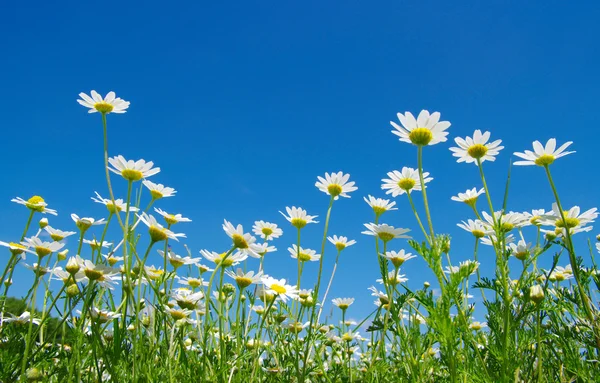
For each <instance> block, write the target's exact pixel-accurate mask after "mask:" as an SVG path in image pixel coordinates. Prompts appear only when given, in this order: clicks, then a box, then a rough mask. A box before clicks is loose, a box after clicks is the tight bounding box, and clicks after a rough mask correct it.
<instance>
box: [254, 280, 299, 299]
mask: <svg viewBox="0 0 600 383" xmlns="http://www.w3.org/2000/svg"><path fill="white" fill-rule="evenodd" d="M262 283H263V284H264V285H265V287H267V288H268V289H269V291H270V292H271V293H272V294H275V295H276V296H277V298H279V299H281V300H282V301H283V302H287V300H288V299H298V288H297V287H296V286H292V285H288V284H287V282H286V280H285V279H275V278H273V277H269V276H264V277H263V278H262Z"/></svg>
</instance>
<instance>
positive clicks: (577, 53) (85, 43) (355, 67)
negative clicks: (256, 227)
mask: <svg viewBox="0 0 600 383" xmlns="http://www.w3.org/2000/svg"><path fill="white" fill-rule="evenodd" d="M599 16H600V4H598V2H596V1H580V2H576V3H565V2H564V1H535V2H534V1H531V2H522V1H485V2H483V1H482V2H471V4H467V3H464V2H462V3H460V4H458V3H456V2H448V1H393V2H392V1H378V2H359V1H344V2H341V1H340V2H335V1H331V2H322V1H302V2H288V1H284V2H281V1H279V2H275V1H260V2H239V3H232V2H228V3H227V4H225V3H221V2H210V3H209V2H188V3H187V4H184V3H180V2H170V3H165V2H155V1H146V2H140V3H138V4H133V3H130V2H128V3H119V4H117V3H102V4H100V3H93V2H81V1H78V2H66V1H65V2H60V3H54V2H36V3H35V4H32V3H30V2H29V3H22V2H16V1H14V2H8V3H6V4H4V5H3V6H2V12H0V33H1V34H2V36H3V38H2V43H1V48H2V56H1V59H0V72H1V73H2V80H1V82H0V83H1V89H2V92H0V113H1V116H2V117H1V118H0V129H1V132H2V138H3V142H4V145H2V151H1V158H2V161H0V172H1V174H2V179H3V182H2V187H1V188H0V201H1V202H0V203H1V204H0V206H1V211H2V220H0V239H1V240H5V241H10V240H15V239H18V236H19V235H20V233H21V231H22V227H23V225H24V223H25V220H26V215H27V211H26V209H25V208H24V207H23V206H20V205H16V204H13V203H11V202H10V199H11V198H13V197H15V196H21V197H23V198H28V197H29V196H31V195H34V194H40V195H43V196H44V198H45V199H46V201H47V202H48V203H49V204H50V207H52V208H55V209H57V210H58V211H59V214H60V215H59V217H57V218H52V217H50V220H51V224H52V225H53V226H55V227H57V228H61V229H74V225H73V223H72V221H71V220H70V218H69V215H70V213H73V212H74V213H77V214H79V215H80V216H81V215H92V216H95V217H99V216H101V215H103V214H105V210H104V208H103V207H102V206H101V205H98V204H95V203H93V202H92V201H91V200H90V197H92V196H93V195H94V191H98V192H100V193H101V194H102V195H103V196H105V197H106V196H107V192H106V186H105V182H104V178H103V168H102V131H101V125H100V116H99V115H88V114H87V113H86V110H85V109H84V108H83V107H81V106H80V105H78V104H77V103H76V99H77V94H78V93H79V92H81V91H85V92H89V91H90V90H91V89H95V90H97V91H99V92H100V93H102V94H105V93H106V92H108V91H110V90H114V91H116V92H117V95H118V96H120V97H122V98H124V99H126V100H129V101H131V107H130V109H129V111H128V112H127V113H126V114H125V115H110V116H109V135H110V145H111V148H110V152H111V155H117V154H123V155H124V156H125V157H127V158H131V159H138V158H144V159H146V160H153V161H154V162H155V163H156V164H157V165H158V166H160V167H161V168H162V172H161V173H160V174H159V175H157V176H154V177H152V179H151V180H152V181H154V182H161V183H164V184H166V185H169V186H172V187H175V188H176V189H177V190H178V194H177V197H176V198H172V199H169V200H164V201H161V203H160V204H158V206H159V207H161V208H163V209H165V210H167V211H169V212H174V213H177V212H179V213H183V214H184V215H185V216H187V217H190V218H191V219H192V220H193V222H192V223H190V224H180V226H179V227H177V229H180V230H181V231H183V232H185V233H187V235H188V237H189V239H188V240H187V241H185V243H187V244H188V245H189V246H190V248H191V249H192V250H193V251H194V254H195V255H199V254H198V250H199V249H201V248H208V249H213V250H223V249H225V248H226V247H227V245H228V244H229V242H228V238H227V237H226V236H225V234H224V233H223V232H222V230H221V223H222V221H223V219H224V218H227V219H229V220H231V221H232V222H234V223H242V224H244V225H245V227H246V228H248V229H250V227H251V224H252V222H253V221H254V220H258V219H263V220H268V221H272V222H276V223H278V224H279V225H280V226H281V227H282V228H283V229H284V233H285V235H284V237H283V238H280V239H279V240H277V241H276V242H275V245H276V246H277V247H278V248H279V250H280V251H279V252H278V253H276V254H271V255H270V256H269V257H268V259H267V263H266V269H267V271H268V272H269V273H270V274H272V275H274V276H282V277H283V276H285V277H293V276H294V275H295V271H294V270H295V266H294V262H293V261H292V259H291V258H289V255H288V253H287V250H286V249H287V247H288V246H289V245H290V244H291V243H292V242H293V241H294V236H293V234H292V231H291V230H290V226H289V225H288V224H287V223H286V222H285V221H284V219H283V218H282V217H281V216H280V215H279V213H278V210H283V209H284V207H285V206H286V205H290V206H291V205H296V206H302V207H304V208H306V209H307V210H308V211H309V213H310V214H318V215H319V216H320V218H324V214H325V208H326V205H327V201H328V200H327V196H325V195H323V194H322V193H321V192H319V191H318V190H317V189H316V188H315V187H314V182H315V181H316V177H317V175H322V174H323V173H324V172H326V171H338V170H343V171H344V172H348V173H351V175H352V179H353V180H354V181H356V182H357V185H358V187H359V190H358V191H357V192H355V193H353V194H352V199H350V200H346V199H344V200H341V201H338V202H336V204H335V206H334V211H333V217H332V222H331V231H330V233H331V234H338V235H346V236H349V237H350V238H354V239H356V240H358V242H359V243H358V245H356V246H354V247H352V248H349V249H348V250H347V251H346V252H345V253H344V254H343V260H342V263H341V265H340V267H339V269H338V271H339V273H338V277H337V280H336V282H335V283H334V288H333V291H332V294H331V295H330V296H331V297H332V298H333V297H336V296H355V297H356V298H358V300H359V301H360V303H359V302H357V304H356V305H355V306H354V307H353V308H352V309H351V310H350V312H349V316H350V317H356V318H359V317H361V316H363V315H364V314H365V313H367V312H368V311H369V310H370V309H371V307H372V305H371V302H372V299H371V297H370V296H369V293H368V292H367V290H366V289H367V287H369V286H370V285H371V284H373V283H374V279H375V278H377V275H378V266H377V262H376V257H375V254H374V249H373V241H372V238H370V237H366V236H364V235H361V234H360V232H361V231H362V230H363V226H362V224H363V223H365V222H370V221H371V220H372V214H371V211H370V210H369V208H368V206H367V205H366V204H365V203H364V202H363V201H362V197H363V196H364V195H367V194H372V195H375V196H383V193H382V191H381V190H380V180H381V178H384V176H385V174H386V172H388V171H391V170H395V169H400V168H401V167H402V166H412V167H415V166H416V150H415V148H414V147H411V146H410V145H407V144H404V143H400V142H398V140H397V138H396V137H395V136H393V135H392V134H391V133H390V130H391V127H390V126H389V121H390V120H391V119H395V115H396V113H397V112H400V111H402V112H404V111H406V110H409V111H413V112H414V113H418V112H419V111H420V110H421V109H428V110H430V111H440V112H441V113H442V119H444V120H449V121H451V122H452V127H451V128H450V137H456V136H462V137H464V136H466V135H470V134H472V132H473V131H474V130H475V129H483V130H490V131H492V138H494V139H496V138H501V139H503V140H504V146H506V149H505V150H504V151H503V152H502V153H501V155H500V156H499V158H498V160H497V162H496V163H493V164H491V165H489V166H486V169H487V172H488V177H489V178H490V186H491V188H492V190H495V195H494V196H493V197H494V198H495V200H496V201H497V202H496V203H497V204H498V205H499V204H500V202H499V201H500V199H501V194H502V189H503V185H504V181H505V179H504V177H505V175H506V171H507V169H508V164H509V161H510V155H509V154H510V153H512V152H513V151H516V150H519V151H521V150H523V149H529V148H530V146H531V142H532V141H533V140H535V139H539V140H542V141H544V142H545V141H546V140H547V139H548V138H551V137H556V138H557V139H558V141H559V143H560V142H564V141H566V140H573V141H574V142H575V143H574V145H573V147H572V148H573V149H574V150H576V151H577V153H576V154H575V155H571V156H568V157H566V158H564V159H561V160H560V161H558V162H557V163H556V164H555V165H554V166H553V169H554V172H555V176H556V178H557V183H558V187H559V190H560V193H561V195H562V198H563V201H564V204H565V205H567V206H571V205H574V204H579V205H581V206H582V208H585V209H587V208H590V207H594V206H596V205H597V204H598V187H599V186H600V182H599V181H598V177H597V171H595V169H596V168H597V166H598V164H599V161H598V156H597V150H598V149H597V145H598V141H597V140H596V139H595V132H596V131H597V127H596V123H595V120H594V117H593V115H594V113H595V111H596V110H598V107H599V106H600V105H599V101H598V100H599V98H598V88H599V86H600V77H599V74H598V73H599V72H598V68H599V67H600V65H599V64H600V53H599V48H598V47H599V45H598V36H600V26H599V25H598V22H597V21H598V18H599ZM450 146H451V145H450V142H448V143H445V144H439V145H436V146H434V147H432V148H428V149H427V151H426V155H425V167H426V170H427V171H430V172H431V173H432V176H433V177H434V178H435V180H434V181H433V182H432V183H431V187H430V189H429V190H430V198H431V204H432V208H433V211H434V221H435V224H436V227H437V231H438V232H444V231H446V232H449V233H450V234H452V235H453V247H454V251H453V254H452V257H453V260H454V261H455V262H456V263H458V261H460V260H464V259H467V258H469V257H471V256H472V238H471V237H470V235H469V234H467V233H464V232H462V231H459V230H460V229H458V228H456V226H455V224H456V222H458V221H459V220H460V219H466V218H471V216H470V212H469V210H468V209H467V208H466V207H464V206H462V205H459V204H457V203H455V202H451V201H450V196H452V195H455V194H456V193H457V192H462V191H464V190H465V189H467V188H471V187H473V186H479V185H480V183H479V179H478V176H477V169H476V167H475V166H472V165H465V164H456V163H455V162H454V159H453V157H451V153H450V151H449V150H448V148H449V147H450ZM114 182H115V185H116V188H117V196H120V197H124V188H125V182H124V181H122V180H118V179H115V181H114ZM577 185H579V186H578V187H577ZM397 202H398V205H399V207H400V210H398V211H396V212H393V213H391V214H388V215H387V216H384V221H385V222H387V223H390V224H392V225H395V226H400V227H410V228H412V229H413V232H414V233H415V235H417V237H418V238H422V237H420V236H419V233H418V231H417V230H416V229H417V226H416V222H415V220H414V218H413V216H412V215H411V214H410V210H409V206H408V202H407V200H406V199H405V198H398V201H397ZM418 202H419V204H420V199H419V200H418ZM509 202H510V204H509V209H511V210H516V211H520V210H525V209H527V210H529V209H532V208H546V209H548V208H550V204H551V202H552V198H551V194H550V191H549V187H548V185H547V183H546V180H545V178H544V174H543V171H542V170H541V169H536V168H532V167H527V168H516V169H514V172H513V181H512V189H511V196H510V201H509ZM90 233H91V234H93V233H96V232H93V231H91V232H90ZM96 234H97V233H96ZM321 234H322V225H318V226H317V225H311V226H308V227H307V228H306V229H305V238H306V239H305V241H303V245H304V246H306V247H309V248H313V249H319V248H320V237H321ZM529 240H533V238H532V237H529ZM74 246H75V245H74V244H73V243H70V247H71V251H72V253H73V252H74V251H75V249H74V248H73V247H74ZM392 247H393V248H395V249H399V248H402V247H405V248H407V244H406V242H405V241H397V242H396V243H393V245H392ZM174 250H176V251H178V252H182V250H183V249H182V247H181V246H180V245H177V244H175V245H174ZM332 250H333V248H332V247H331V246H329V247H328V249H327V253H326V257H327V258H328V261H327V264H326V271H327V270H330V268H331V261H332V256H333V255H334V252H333V251H332ZM7 255H8V252H6V254H4V257H7ZM482 258H483V263H484V265H483V269H484V270H485V273H487V275H490V274H489V272H490V270H491V268H490V267H491V266H490V265H491V264H492V263H493V261H492V258H491V255H489V257H488V258H487V261H486V258H485V257H484V254H482ZM5 259H6V258H5ZM153 260H154V261H155V262H156V261H158V256H156V258H154V259H153ZM30 261H32V260H31V259H30ZM566 261H567V260H566V258H565V259H563V262H562V263H563V264H564V263H566ZM0 263H2V264H3V263H4V261H2V262H0ZM316 269H317V267H316V263H315V264H311V265H309V267H308V268H307V270H306V275H314V274H315V273H316ZM404 272H405V273H406V274H407V276H408V277H409V278H410V282H409V285H411V286H413V287H418V286H420V285H421V283H422V281H424V280H426V279H427V280H433V279H434V277H433V275H432V274H431V273H430V272H429V271H428V270H426V267H425V263H424V261H422V260H420V259H415V260H411V261H409V262H408V263H407V264H406V267H405V268H404ZM24 276H26V277H27V286H28V285H29V283H30V281H29V277H30V274H29V272H26V270H25V269H23V268H20V270H19V272H18V274H17V277H18V278H19V280H18V281H17V284H16V287H15V290H17V291H23V289H24V288H25V287H26V286H25V283H24V282H23V278H21V277H24ZM326 277H327V273H326ZM308 278H312V277H308ZM19 289H20V290H19Z"/></svg>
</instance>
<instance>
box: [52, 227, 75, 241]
mask: <svg viewBox="0 0 600 383" xmlns="http://www.w3.org/2000/svg"><path fill="white" fill-rule="evenodd" d="M44 230H46V232H47V233H48V234H49V235H50V238H52V239H53V240H54V241H56V242H60V241H62V240H63V239H65V238H67V237H70V236H71V235H73V234H77V233H76V232H74V231H62V230H58V229H55V228H53V227H52V226H46V227H44Z"/></svg>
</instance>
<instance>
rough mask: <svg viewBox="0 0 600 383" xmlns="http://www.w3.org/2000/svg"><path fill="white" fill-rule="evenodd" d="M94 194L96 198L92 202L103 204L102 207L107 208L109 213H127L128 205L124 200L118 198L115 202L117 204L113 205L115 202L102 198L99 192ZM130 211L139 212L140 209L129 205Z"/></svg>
mask: <svg viewBox="0 0 600 383" xmlns="http://www.w3.org/2000/svg"><path fill="white" fill-rule="evenodd" d="M94 193H96V198H94V197H92V201H94V202H98V203H101V204H102V205H104V206H106V208H107V209H108V211H109V213H113V214H114V213H118V212H120V211H127V204H126V203H125V202H123V199H121V198H118V199H116V200H115V203H114V204H113V202H112V201H111V200H110V199H107V198H102V197H101V196H100V194H98V192H94ZM129 211H131V212H136V211H138V208H137V207H135V206H131V205H129Z"/></svg>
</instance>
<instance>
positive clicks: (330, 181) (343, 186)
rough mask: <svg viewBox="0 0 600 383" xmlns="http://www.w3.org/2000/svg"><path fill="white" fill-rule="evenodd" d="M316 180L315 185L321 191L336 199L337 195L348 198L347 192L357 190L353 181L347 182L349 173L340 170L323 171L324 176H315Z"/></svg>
mask: <svg viewBox="0 0 600 383" xmlns="http://www.w3.org/2000/svg"><path fill="white" fill-rule="evenodd" d="M317 179H318V181H317V182H316V183H315V186H316V187H317V188H318V189H319V190H321V191H322V192H323V193H325V194H328V195H330V196H332V197H333V199H336V200H337V199H338V198H339V196H342V197H346V198H350V196H349V195H348V193H350V192H353V191H355V190H357V189H358V188H357V187H355V186H354V182H348V180H349V179H350V174H344V173H342V172H337V173H331V174H329V173H325V178H323V177H320V176H319V177H317Z"/></svg>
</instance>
